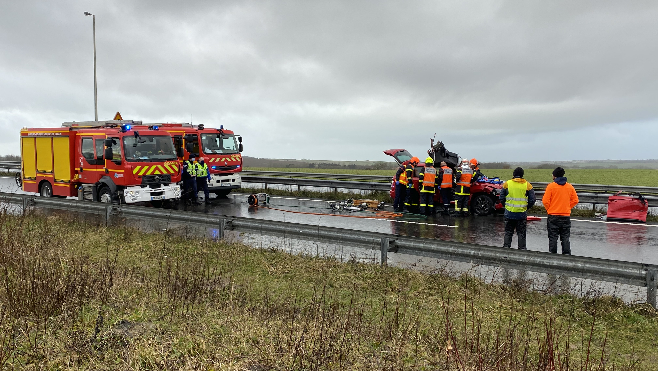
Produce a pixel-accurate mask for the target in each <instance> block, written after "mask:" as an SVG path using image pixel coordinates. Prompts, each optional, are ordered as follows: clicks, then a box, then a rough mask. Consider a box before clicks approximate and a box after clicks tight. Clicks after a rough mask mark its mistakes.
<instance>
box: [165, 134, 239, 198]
mask: <svg viewBox="0 0 658 371" xmlns="http://www.w3.org/2000/svg"><path fill="white" fill-rule="evenodd" d="M157 125H158V126H159V127H160V130H165V131H167V132H168V133H169V134H171V136H172V137H173V138H174V145H175V146H176V153H177V155H178V160H179V161H180V164H181V166H182V164H183V161H185V160H188V159H189V158H190V154H191V153H192V154H195V155H196V156H197V159H198V158H199V157H203V158H204V161H205V163H206V164H208V171H209V172H210V181H209V182H208V190H209V191H210V192H211V193H215V194H216V195H217V196H218V197H224V196H226V195H228V194H229V193H230V192H231V191H232V190H233V189H238V188H240V187H241V186H242V178H241V177H240V172H241V171H242V155H241V152H242V150H243V147H242V137H241V136H239V135H236V134H235V133H234V132H233V131H231V130H228V129H224V126H223V125H222V126H220V127H219V129H217V128H206V127H205V126H204V125H203V124H200V125H192V124H188V123H164V124H157Z"/></svg>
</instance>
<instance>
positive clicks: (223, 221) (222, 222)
mask: <svg viewBox="0 0 658 371" xmlns="http://www.w3.org/2000/svg"><path fill="white" fill-rule="evenodd" d="M225 228H226V219H224V218H221V219H219V226H218V228H217V229H218V232H217V237H218V238H219V239H220V240H223V239H224V229H225Z"/></svg>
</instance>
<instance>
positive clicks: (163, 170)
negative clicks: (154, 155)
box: [158, 165, 169, 174]
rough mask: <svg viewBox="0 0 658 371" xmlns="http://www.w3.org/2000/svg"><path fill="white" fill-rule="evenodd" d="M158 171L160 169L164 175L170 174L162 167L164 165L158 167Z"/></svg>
mask: <svg viewBox="0 0 658 371" xmlns="http://www.w3.org/2000/svg"><path fill="white" fill-rule="evenodd" d="M158 169H160V171H161V172H162V174H169V173H168V172H167V170H165V168H164V167H162V165H158Z"/></svg>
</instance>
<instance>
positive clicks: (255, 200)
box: [247, 193, 270, 206]
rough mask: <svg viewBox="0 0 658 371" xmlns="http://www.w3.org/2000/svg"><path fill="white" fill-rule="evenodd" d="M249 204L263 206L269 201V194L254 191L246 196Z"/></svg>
mask: <svg viewBox="0 0 658 371" xmlns="http://www.w3.org/2000/svg"><path fill="white" fill-rule="evenodd" d="M247 202H248V203H249V206H263V205H267V204H269V203H270V195H268V194H267V193H256V194H253V195H249V197H247Z"/></svg>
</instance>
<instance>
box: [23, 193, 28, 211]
mask: <svg viewBox="0 0 658 371" xmlns="http://www.w3.org/2000/svg"><path fill="white" fill-rule="evenodd" d="M26 210H27V197H23V215H25V211H26Z"/></svg>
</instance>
